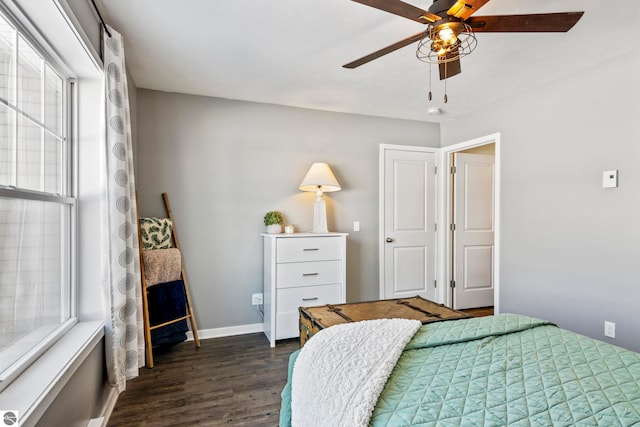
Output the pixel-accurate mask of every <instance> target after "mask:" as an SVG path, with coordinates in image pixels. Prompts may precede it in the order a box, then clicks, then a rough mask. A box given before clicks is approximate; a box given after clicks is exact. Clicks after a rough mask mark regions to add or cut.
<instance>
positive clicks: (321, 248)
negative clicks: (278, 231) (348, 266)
mask: <svg viewBox="0 0 640 427" xmlns="http://www.w3.org/2000/svg"><path fill="white" fill-rule="evenodd" d="M343 240H344V239H340V238H338V237H296V238H290V239H278V246H277V248H276V252H277V253H276V262H278V263H280V262H305V261H324V260H332V259H341V258H342V247H341V246H342V245H341V242H342V241H343Z"/></svg>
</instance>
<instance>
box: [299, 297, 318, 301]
mask: <svg viewBox="0 0 640 427" xmlns="http://www.w3.org/2000/svg"><path fill="white" fill-rule="evenodd" d="M317 299H318V297H313V298H302V301H315V300H317Z"/></svg>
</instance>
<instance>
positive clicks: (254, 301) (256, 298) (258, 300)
mask: <svg viewBox="0 0 640 427" xmlns="http://www.w3.org/2000/svg"><path fill="white" fill-rule="evenodd" d="M251 305H262V294H253V295H251Z"/></svg>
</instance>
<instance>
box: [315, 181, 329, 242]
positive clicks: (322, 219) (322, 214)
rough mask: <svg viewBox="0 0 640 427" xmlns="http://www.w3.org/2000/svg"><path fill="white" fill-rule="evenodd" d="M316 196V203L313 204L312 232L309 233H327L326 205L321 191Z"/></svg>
mask: <svg viewBox="0 0 640 427" xmlns="http://www.w3.org/2000/svg"><path fill="white" fill-rule="evenodd" d="M316 196H317V197H316V201H315V202H314V203H313V230H312V231H311V232H312V233H328V232H329V230H328V229H327V204H326V203H325V201H324V198H323V197H322V191H318V192H317V193H316Z"/></svg>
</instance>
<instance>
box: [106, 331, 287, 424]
mask: <svg viewBox="0 0 640 427" xmlns="http://www.w3.org/2000/svg"><path fill="white" fill-rule="evenodd" d="M298 348H299V344H298V340H297V339H295V340H284V341H278V345H277V346H276V348H274V349H272V348H270V347H269V342H268V341H267V339H266V337H265V336H264V334H262V333H259V334H249V335H240V336H235V337H225V338H215V339H208V340H202V341H201V346H200V348H199V349H195V347H194V345H193V342H183V343H180V344H178V345H176V346H174V347H172V348H171V349H169V350H168V351H166V352H165V353H164V354H159V355H157V356H156V357H155V358H154V361H155V367H154V368H153V369H147V368H142V369H141V371H140V376H139V377H138V378H136V379H134V380H131V381H130V382H129V383H127V390H126V391H125V392H124V393H122V394H121V395H120V397H119V398H118V402H117V403H116V406H115V409H114V411H113V413H112V415H111V418H110V420H109V424H108V425H109V426H110V427H111V426H113V427H115V426H119V427H124V426H127V427H128V426H153V427H163V426H172V427H173V426H193V425H201V426H221V425H236V426H277V425H278V417H279V414H280V392H281V391H282V388H283V387H284V384H285V383H286V381H287V363H288V359H289V355H290V354H291V353H292V352H293V351H295V350H297V349H298Z"/></svg>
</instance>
